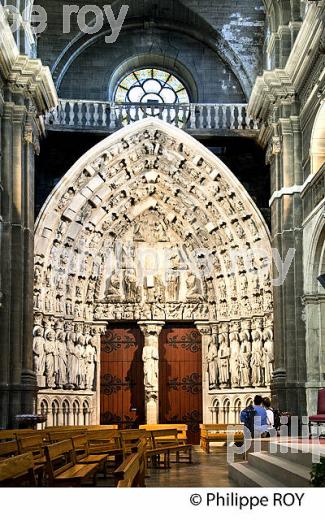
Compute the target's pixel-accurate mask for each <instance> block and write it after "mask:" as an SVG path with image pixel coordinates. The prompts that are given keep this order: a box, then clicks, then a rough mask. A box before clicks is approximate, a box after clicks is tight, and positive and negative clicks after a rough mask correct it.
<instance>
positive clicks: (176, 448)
mask: <svg viewBox="0 0 325 520" xmlns="http://www.w3.org/2000/svg"><path fill="white" fill-rule="evenodd" d="M151 436H152V446H153V449H159V448H166V449H167V450H168V457H169V459H170V454H171V453H175V454H176V462H177V463H179V462H183V461H184V462H188V463H190V464H191V463H192V444H184V442H183V440H179V439H178V431H177V430H176V429H175V430H172V429H163V430H152V431H151ZM181 454H185V457H182V458H181Z"/></svg>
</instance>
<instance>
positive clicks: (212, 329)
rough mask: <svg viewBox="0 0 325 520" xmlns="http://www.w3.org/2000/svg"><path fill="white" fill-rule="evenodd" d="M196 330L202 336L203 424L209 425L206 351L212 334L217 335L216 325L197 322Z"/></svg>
mask: <svg viewBox="0 0 325 520" xmlns="http://www.w3.org/2000/svg"><path fill="white" fill-rule="evenodd" d="M195 326H196V328H197V329H198V331H199V332H200V334H201V335H202V398H203V405H202V406H203V408H202V409H203V423H206V424H207V423H209V422H210V420H211V419H210V417H211V413H210V411H209V371H208V351H209V344H210V341H211V336H212V334H218V325H217V323H209V322H207V321H198V322H196V323H195Z"/></svg>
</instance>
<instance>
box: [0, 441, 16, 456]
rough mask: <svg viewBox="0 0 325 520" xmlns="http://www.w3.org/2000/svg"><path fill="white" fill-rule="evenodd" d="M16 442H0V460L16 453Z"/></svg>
mask: <svg viewBox="0 0 325 520" xmlns="http://www.w3.org/2000/svg"><path fill="white" fill-rule="evenodd" d="M18 453H19V452H18V444H17V441H16V440H13V441H7V442H0V460H4V459H8V458H9V457H13V456H15V455H18Z"/></svg>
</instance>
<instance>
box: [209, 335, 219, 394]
mask: <svg viewBox="0 0 325 520" xmlns="http://www.w3.org/2000/svg"><path fill="white" fill-rule="evenodd" d="M217 338H218V337H217V335H216V334H213V335H212V336H211V338H210V341H209V346H208V357H207V362H208V373H209V388H210V390H213V389H214V388H217V386H218V348H217V341H218V339H217Z"/></svg>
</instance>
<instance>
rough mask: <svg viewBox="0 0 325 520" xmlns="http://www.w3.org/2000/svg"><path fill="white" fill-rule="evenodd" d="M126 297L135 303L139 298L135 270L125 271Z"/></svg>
mask: <svg viewBox="0 0 325 520" xmlns="http://www.w3.org/2000/svg"><path fill="white" fill-rule="evenodd" d="M124 284H125V299H126V301H128V302H132V303H135V302H136V301H137V299H138V286H137V277H136V274H135V271H134V270H127V271H125V273H124Z"/></svg>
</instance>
